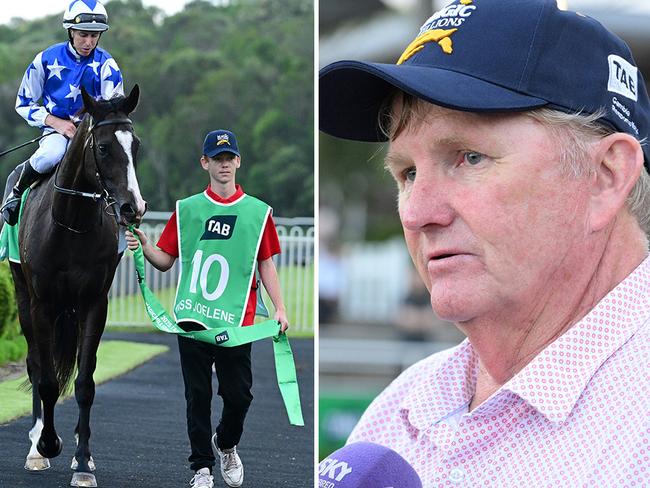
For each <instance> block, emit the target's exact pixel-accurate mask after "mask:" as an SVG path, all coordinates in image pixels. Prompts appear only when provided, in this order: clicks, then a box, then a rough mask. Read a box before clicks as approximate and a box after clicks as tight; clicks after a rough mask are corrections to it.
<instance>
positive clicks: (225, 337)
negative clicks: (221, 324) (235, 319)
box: [214, 330, 230, 345]
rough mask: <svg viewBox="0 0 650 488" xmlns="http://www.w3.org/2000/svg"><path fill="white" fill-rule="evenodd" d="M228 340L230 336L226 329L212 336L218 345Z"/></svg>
mask: <svg viewBox="0 0 650 488" xmlns="http://www.w3.org/2000/svg"><path fill="white" fill-rule="evenodd" d="M228 340H230V336H229V335H228V331H227V330H224V331H223V332H219V333H218V334H217V335H216V336H214V343H215V344H217V345H219V344H223V343H224V342H228Z"/></svg>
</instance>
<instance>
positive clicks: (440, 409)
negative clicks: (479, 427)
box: [400, 257, 650, 431]
mask: <svg viewBox="0 0 650 488" xmlns="http://www.w3.org/2000/svg"><path fill="white" fill-rule="evenodd" d="M649 296H650V257H647V258H646V259H645V260H644V261H643V262H642V263H641V264H640V265H639V266H638V267H637V268H636V269H635V270H634V271H633V272H632V273H631V274H630V275H628V277H627V278H625V279H624V280H623V281H622V282H621V283H619V284H618V285H617V286H616V287H615V288H614V289H613V290H612V291H610V292H609V293H608V294H607V295H606V296H605V297H604V298H603V299H602V300H601V301H600V302H598V304H597V305H596V306H595V307H594V308H593V309H592V310H591V311H590V312H589V313H588V314H587V315H586V316H585V317H583V318H582V319H581V320H580V321H579V322H577V323H576V324H575V325H574V326H573V327H571V328H570V329H569V330H568V331H567V332H565V333H564V334H563V335H562V336H560V337H559V338H558V339H556V340H555V341H554V342H553V343H551V344H550V345H549V346H548V347H546V348H545V349H544V350H542V351H541V352H540V353H539V354H538V355H537V356H536V357H535V358H534V359H533V360H532V361H531V362H530V363H528V364H527V365H526V366H525V367H524V368H523V369H522V370H521V371H520V372H519V373H517V374H516V375H515V376H514V377H513V378H512V379H511V380H510V381H508V382H507V383H506V384H504V385H503V386H502V387H501V388H500V389H499V390H498V391H497V392H495V393H494V394H493V395H492V396H491V397H490V399H488V400H486V402H484V403H483V404H482V405H481V406H480V407H478V408H477V409H476V410H475V411H474V412H475V413H476V414H480V413H481V411H486V412H491V411H492V409H491V407H490V405H489V403H490V401H491V400H492V399H496V397H498V396H500V394H502V393H506V394H508V393H509V392H511V393H513V394H515V395H517V396H519V397H520V398H521V399H523V400H524V401H526V402H527V403H528V404H530V405H531V406H532V407H533V408H535V409H536V410H537V411H539V412H540V413H541V414H542V415H544V416H545V417H546V418H547V419H548V420H550V421H552V422H562V421H564V420H566V419H567V417H568V416H569V414H570V413H571V411H572V410H573V407H574V406H575V404H576V402H577V401H578V399H579V398H580V396H581V395H582V393H583V391H584V390H585V388H586V387H587V385H588V383H589V381H590V380H591V378H592V377H593V375H594V374H595V373H596V372H597V371H598V369H599V368H600V367H601V366H602V365H603V363H605V361H607V359H608V358H609V357H610V356H612V355H613V354H614V353H615V352H616V351H617V350H618V349H619V348H620V347H621V346H622V345H623V344H625V343H626V342H627V341H628V340H629V339H630V338H631V337H632V336H633V335H634V334H635V332H636V331H637V330H638V329H639V327H640V326H641V324H643V323H644V322H645V321H646V320H647V319H648V315H649V313H650V307H648V305H647V303H646V302H647V301H648V299H649V298H648V297H649ZM424 367H427V366H424ZM428 367H429V368H430V372H429V374H425V375H424V377H426V378H428V380H427V381H423V382H421V383H418V384H415V385H414V386H413V388H411V390H410V391H409V393H408V394H407V395H406V396H405V397H404V399H403V400H402V402H401V403H400V410H401V413H402V415H403V416H404V417H405V418H406V420H407V422H409V423H410V424H411V425H412V426H413V427H415V428H416V429H418V430H420V431H423V430H425V429H427V428H429V427H430V426H431V425H433V424H435V423H437V422H438V421H440V420H442V419H443V418H445V417H447V416H448V415H450V414H451V413H453V412H455V411H457V410H458V409H459V408H461V407H463V406H465V405H467V404H468V403H469V402H470V401H471V399H472V396H473V395H474V391H475V387H476V376H477V368H478V356H477V354H476V352H475V351H474V349H473V348H472V345H471V343H470V342H469V341H468V340H467V339H465V340H464V341H463V342H462V343H461V344H459V345H458V346H456V347H455V348H452V349H450V350H449V351H448V352H447V356H446V357H444V358H442V360H441V361H439V362H436V363H435V364H431V365H429V366H428ZM540 385H542V387H541V388H539V386H540Z"/></svg>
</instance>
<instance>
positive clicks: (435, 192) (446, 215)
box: [399, 172, 455, 231]
mask: <svg viewBox="0 0 650 488" xmlns="http://www.w3.org/2000/svg"><path fill="white" fill-rule="evenodd" d="M449 196H450V194H449V188H448V186H447V185H446V184H445V183H444V181H443V180H442V179H441V178H434V177H433V175H427V174H422V172H420V174H418V175H417V176H416V178H415V181H413V183H412V184H411V186H410V188H409V189H408V191H406V192H403V193H402V194H401V195H400V197H399V216H400V219H401V221H402V226H403V227H404V228H405V229H407V230H412V231H417V230H422V229H424V228H425V227H427V226H432V225H434V226H440V227H445V226H448V225H449V224H451V223H452V221H453V220H454V215H455V212H454V210H453V207H452V206H451V204H450V199H449Z"/></svg>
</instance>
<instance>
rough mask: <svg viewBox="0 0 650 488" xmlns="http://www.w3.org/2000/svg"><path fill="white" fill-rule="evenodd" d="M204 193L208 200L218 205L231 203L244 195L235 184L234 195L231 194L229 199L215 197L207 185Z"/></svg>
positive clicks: (241, 189)
mask: <svg viewBox="0 0 650 488" xmlns="http://www.w3.org/2000/svg"><path fill="white" fill-rule="evenodd" d="M206 193H207V194H208V196H209V197H210V198H212V199H213V200H215V201H217V202H219V203H232V202H234V201H235V200H237V199H238V198H241V197H242V195H243V194H244V189H243V188H242V187H241V185H239V184H236V185H235V193H233V194H232V195H231V196H230V197H228V198H222V197H220V196H219V195H217V194H216V193H215V192H213V191H212V188H210V185H208V188H207V189H206Z"/></svg>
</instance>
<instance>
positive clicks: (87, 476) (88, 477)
mask: <svg viewBox="0 0 650 488" xmlns="http://www.w3.org/2000/svg"><path fill="white" fill-rule="evenodd" d="M70 486H97V480H96V479H95V475H94V474H92V473H74V474H73V475H72V481H70Z"/></svg>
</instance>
